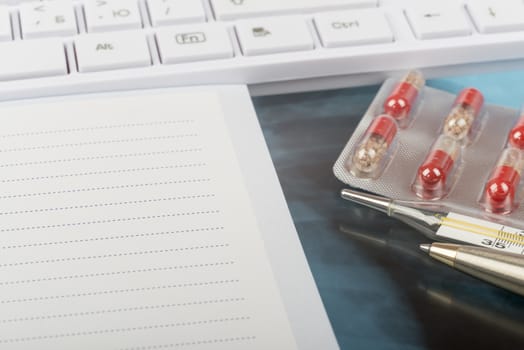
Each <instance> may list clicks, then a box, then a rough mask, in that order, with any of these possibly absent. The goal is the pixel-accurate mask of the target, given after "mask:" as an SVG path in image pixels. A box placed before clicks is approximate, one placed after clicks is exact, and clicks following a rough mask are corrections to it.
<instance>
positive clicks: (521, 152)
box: [333, 71, 524, 227]
mask: <svg viewBox="0 0 524 350" xmlns="http://www.w3.org/2000/svg"><path fill="white" fill-rule="evenodd" d="M333 169H334V173H335V176H336V177H337V178H338V179H339V180H341V181H342V182H344V183H346V184H347V185H350V186H351V187H354V188H359V189H363V190H366V191H369V192H373V193H376V194H379V195H382V196H386V197H388V198H393V199H401V200H416V201H420V202H427V201H432V202H434V203H438V204H439V205H443V206H446V205H448V206H450V207H454V208H457V207H462V208H464V209H466V211H467V212H469V213H471V212H475V213H476V214H478V215H477V216H486V217H489V218H490V219H491V220H496V221H500V222H508V223H512V224H513V225H515V224H517V225H519V226H520V227H524V204H523V203H524V181H523V180H521V174H522V173H523V171H524V112H522V113H519V112H518V111H516V110H513V109H508V108H503V107H500V106H495V105H489V104H486V103H485V101H484V97H483V95H482V92H481V91H479V90H477V89H475V88H467V89H464V90H462V91H461V92H459V93H458V94H457V95H454V94H450V93H448V92H444V91H440V90H437V89H433V88H430V87H426V86H425V83H424V78H423V76H422V75H421V74H420V73H419V72H418V71H410V72H407V73H406V74H405V75H404V76H402V77H399V78H395V79H389V80H387V81H386V82H385V83H384V84H383V86H382V87H381V89H380V91H379V92H378V93H377V95H376V97H375V99H374V100H373V102H372V103H371V105H370V106H369V108H368V110H367V112H366V113H365V115H364V116H363V118H362V120H361V121H360V123H359V125H358V126H357V128H356V130H355V132H354V133H353V135H352V136H351V137H350V139H349V141H348V143H347V144H346V146H345V147H344V149H343V151H342V153H341V154H340V156H339V158H338V160H337V161H336V163H335V165H334V168H333Z"/></svg>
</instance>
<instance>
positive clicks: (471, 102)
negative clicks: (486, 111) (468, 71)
mask: <svg viewBox="0 0 524 350" xmlns="http://www.w3.org/2000/svg"><path fill="white" fill-rule="evenodd" d="M458 105H462V106H467V107H470V108H471V109H472V110H473V113H474V114H475V115H477V114H479V113H480V111H481V110H482V106H484V95H482V93H481V92H480V91H479V90H477V89H474V88H466V89H464V90H462V91H461V92H459V94H458V96H457V98H456V99H455V103H454V106H458Z"/></svg>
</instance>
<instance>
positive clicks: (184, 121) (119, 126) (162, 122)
mask: <svg viewBox="0 0 524 350" xmlns="http://www.w3.org/2000/svg"><path fill="white" fill-rule="evenodd" d="M193 122H194V120H193V119H181V120H158V121H151V122H147V123H128V124H113V125H99V126H90V127H84V128H70V129H56V130H42V131H32V132H23V133H13V134H4V135H0V138H9V137H20V136H36V135H50V134H51V135H52V134H64V133H70V132H80V131H93V130H104V129H125V128H134V127H143V126H154V125H170V124H188V123H193Z"/></svg>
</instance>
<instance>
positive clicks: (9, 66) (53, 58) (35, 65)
mask: <svg viewBox="0 0 524 350" xmlns="http://www.w3.org/2000/svg"><path fill="white" fill-rule="evenodd" d="M64 74H67V61H66V57H65V50H64V45H63V43H62V41H61V40H60V39H40V40H27V41H12V42H7V43H1V44H0V80H15V79H27V78H38V77H46V76H52V75H64Z"/></svg>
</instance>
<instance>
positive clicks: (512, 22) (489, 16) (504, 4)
mask: <svg viewBox="0 0 524 350" xmlns="http://www.w3.org/2000/svg"><path fill="white" fill-rule="evenodd" d="M467 8H468V10H469V13H470V14H471V17H472V18H473V21H474V22H475V25H476V26H477V29H478V31H479V32H481V33H497V32H510V31H520V30H524V2H523V1H522V0H504V1H496V0H470V1H468V3H467Z"/></svg>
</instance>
